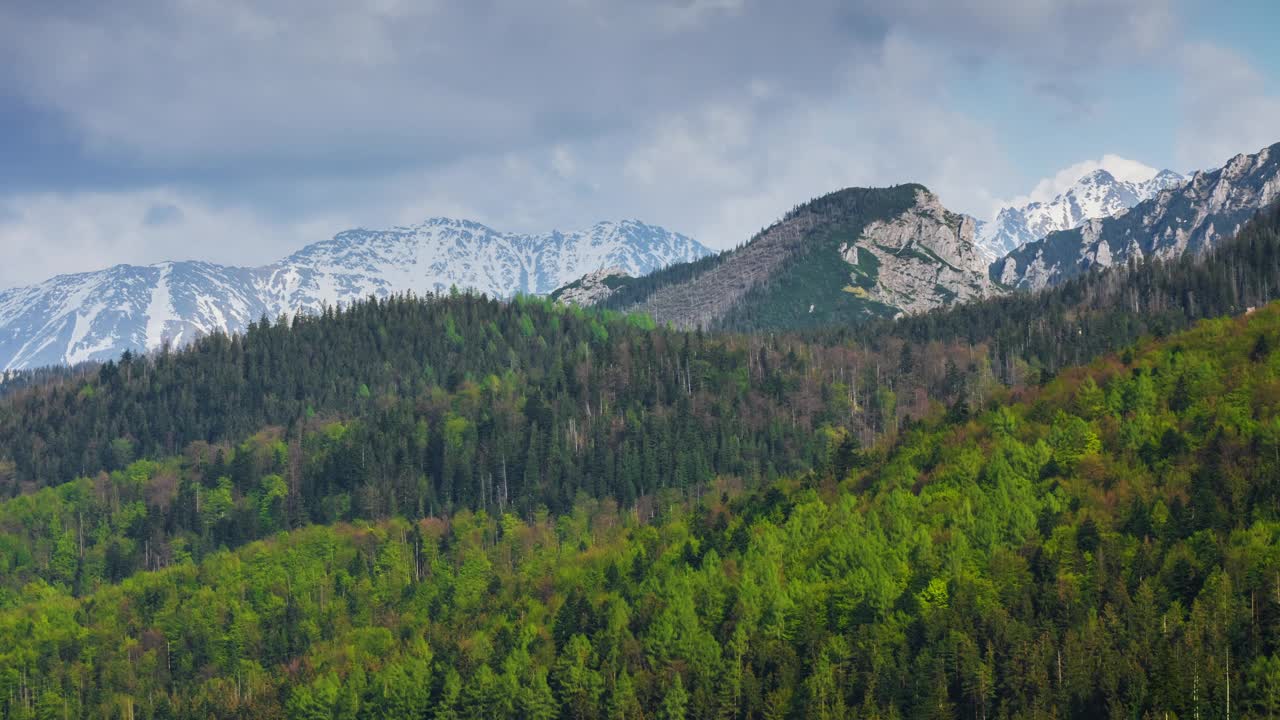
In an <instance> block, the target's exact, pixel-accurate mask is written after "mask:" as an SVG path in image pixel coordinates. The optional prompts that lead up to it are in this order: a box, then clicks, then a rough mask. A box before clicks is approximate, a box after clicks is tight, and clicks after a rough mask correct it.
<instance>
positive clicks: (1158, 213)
mask: <svg viewBox="0 0 1280 720" xmlns="http://www.w3.org/2000/svg"><path fill="white" fill-rule="evenodd" d="M1277 200H1280V143H1277V144H1275V145H1272V146H1271V147H1268V148H1263V149H1262V150H1261V151H1259V152H1257V153H1255V154H1253V155H1237V156H1235V157H1234V158H1232V159H1231V160H1230V161H1228V162H1227V163H1226V165H1224V166H1222V167H1221V168H1218V169H1216V170H1211V171H1208V172H1197V173H1195V174H1194V175H1192V176H1191V178H1190V179H1189V180H1187V181H1186V182H1185V183H1182V184H1180V185H1177V186H1175V187H1172V188H1169V189H1165V190H1162V191H1160V192H1159V193H1158V194H1157V195H1156V196H1155V197H1153V198H1151V199H1149V200H1145V201H1143V202H1141V203H1139V204H1138V205H1136V206H1134V207H1133V208H1132V209H1130V210H1129V211H1128V212H1125V213H1123V214H1120V215H1116V216H1113V217H1108V218H1103V219H1100V220H1090V221H1088V222H1086V223H1084V224H1083V225H1081V226H1080V227H1078V228H1074V229H1071V230H1064V231H1060V232H1055V233H1051V234H1049V235H1047V236H1045V237H1044V238H1042V239H1040V240H1037V241H1035V242H1032V243H1028V244H1026V245H1023V246H1022V247H1020V248H1018V249H1017V250H1015V251H1013V252H1011V253H1009V254H1008V255H1007V256H1006V257H1004V258H1002V259H1000V260H997V261H996V262H995V263H993V264H992V265H991V276H992V278H993V279H995V280H998V281H999V282H1001V283H1002V284H1004V285H1010V286H1017V287H1021V288H1026V289H1031V290H1038V289H1040V288H1043V287H1046V286H1049V285H1056V284H1058V283H1060V282H1063V281H1064V280H1067V279H1070V278H1072V277H1075V276H1077V275H1079V274H1081V273H1083V272H1087V271H1089V270H1090V269H1092V268H1105V267H1109V266H1111V265H1116V264H1121V263H1124V262H1126V261H1128V260H1129V259H1131V258H1132V259H1142V258H1152V257H1154V258H1162V259H1168V258H1174V257H1178V256H1180V255H1182V254H1183V253H1198V252H1201V251H1203V250H1205V249H1206V248H1208V247H1211V246H1212V245H1213V244H1214V243H1216V242H1217V241H1218V240H1220V239H1222V238H1225V237H1230V236H1232V235H1234V234H1235V232H1236V230H1238V229H1239V228H1240V226H1241V225H1242V224H1243V223H1244V222H1246V221H1247V220H1248V219H1249V218H1250V217H1251V216H1252V215H1253V214H1254V213H1256V212H1258V211H1259V210H1261V209H1263V208H1265V207H1267V206H1268V205H1270V204H1271V203H1273V202H1276V201H1277Z"/></svg>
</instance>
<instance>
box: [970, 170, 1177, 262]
mask: <svg viewBox="0 0 1280 720" xmlns="http://www.w3.org/2000/svg"><path fill="white" fill-rule="evenodd" d="M1185 181H1186V178H1184V177H1183V176H1181V175H1179V174H1178V173H1176V172H1173V171H1172V170H1161V171H1159V172H1157V173H1155V174H1154V175H1152V176H1151V177H1150V178H1148V179H1146V180H1142V181H1134V180H1120V179H1119V178H1117V177H1116V176H1115V175H1113V174H1111V173H1110V172H1108V171H1107V170H1102V169H1099V170H1094V171H1093V172H1091V173H1089V174H1087V175H1085V176H1083V177H1081V178H1080V179H1079V180H1077V181H1076V182H1075V183H1074V184H1073V185H1072V186H1071V187H1069V188H1068V189H1067V190H1065V191H1064V192H1062V193H1061V194H1059V195H1058V196H1057V197H1055V198H1053V199H1052V200H1048V201H1045V202H1032V203H1028V204H1026V205H1022V206H1018V207H1006V208H1002V209H1001V210H1000V212H999V213H998V214H997V215H996V218H995V220H993V221H991V222H985V223H980V227H979V230H978V233H977V243H978V246H979V248H980V249H981V250H982V251H983V252H984V253H985V254H986V255H987V257H988V258H989V261H994V260H997V259H999V258H1002V257H1004V256H1005V255H1007V254H1009V253H1010V252H1013V251H1014V250H1016V249H1018V248H1019V247H1022V246H1023V245H1026V244H1027V243H1029V242H1035V241H1036V240H1039V239H1040V238H1042V237H1044V236H1046V235H1048V234H1049V233H1052V232H1059V231H1062V230H1071V229H1073V228H1078V227H1080V226H1081V225H1083V224H1084V223H1085V222H1086V221H1088V220H1093V219H1098V218H1106V217H1111V216H1113V215H1118V214H1120V213H1123V212H1125V211H1127V210H1128V209H1129V208H1131V207H1133V206H1134V205H1137V204H1138V203H1140V202H1142V201H1144V200H1150V199H1151V198H1153V197H1155V196H1156V195H1157V194H1158V193H1159V192H1160V191H1161V190H1164V189H1166V188H1170V187H1176V186H1178V185H1180V184H1182V183H1183V182H1185Z"/></svg>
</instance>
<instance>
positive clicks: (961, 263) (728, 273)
mask: <svg viewBox="0 0 1280 720" xmlns="http://www.w3.org/2000/svg"><path fill="white" fill-rule="evenodd" d="M997 291H998V288H997V286H996V284H995V283H993V282H991V280H990V279H989V278H988V276H987V260H986V259H985V258H984V257H983V256H982V255H981V254H980V253H979V252H978V250H977V248H976V247H975V245H974V221H973V219H972V218H969V217H967V216H963V215H959V214H956V213H952V212H949V211H948V210H947V209H946V208H944V207H943V206H942V204H941V203H940V202H939V201H938V198H937V197H935V196H934V195H933V194H932V193H930V192H929V191H928V189H926V188H925V187H923V186H921V185H914V184H912V185H898V186H895V187H889V188H846V189H844V190H839V191H837V192H834V193H830V194H828V195H825V196H823V197H821V198H817V199H815V200H813V201H810V202H808V203H805V204H804V205H801V206H799V207H797V208H796V209H795V210H793V211H792V212H790V213H788V214H787V216H786V217H785V218H783V219H782V220H781V221H779V222H777V223H775V224H774V225H772V226H770V227H769V228H768V229H766V230H765V231H763V232H761V233H760V234H759V235H757V236H756V237H755V238H753V239H752V240H751V241H750V242H748V243H746V244H745V245H743V246H741V247H739V248H737V249H735V250H732V251H729V252H726V253H723V254H722V255H719V256H717V257H715V258H710V259H708V260H701V261H698V262H697V263H692V264H688V265H685V266H676V267H674V268H668V269H667V270H664V271H662V272H660V273H657V274H656V275H654V276H652V277H647V278H643V279H641V280H638V281H636V282H635V283H634V284H633V285H631V286H629V287H627V288H624V289H623V290H622V291H620V292H619V293H617V295H615V296H614V297H613V298H612V299H610V300H609V305H610V306H611V307H615V308H618V309H622V310H628V311H637V312H643V313H646V314H648V315H650V316H651V317H653V319H654V320H656V321H658V322H659V323H670V324H672V325H675V326H676V327H681V328H717V327H718V328H728V329H773V328H779V329H792V328H800V327H814V326H819V325H831V324H841V323H854V322H859V321H863V320H865V319H868V318H875V317H891V316H894V315H899V314H902V313H916V312H923V311H925V310H928V309H931V308H934V307H939V306H941V305H945V304H948V303H951V302H954V301H957V300H967V299H970V298H974V297H980V296H983V295H987V294H990V293H992V292H997Z"/></svg>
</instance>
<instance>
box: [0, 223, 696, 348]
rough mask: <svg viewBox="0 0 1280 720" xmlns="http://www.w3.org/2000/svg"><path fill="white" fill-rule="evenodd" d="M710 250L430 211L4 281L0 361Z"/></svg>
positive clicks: (609, 226)
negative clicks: (315, 237) (250, 254)
mask: <svg viewBox="0 0 1280 720" xmlns="http://www.w3.org/2000/svg"><path fill="white" fill-rule="evenodd" d="M711 252H712V251H711V250H709V249H708V248H706V247H704V246H703V245H701V244H699V243H698V242H697V241H695V240H693V239H691V238H689V237H686V236H684V235H681V234H678V233H674V232H671V231H669V230H665V229H663V228H660V227H656V226H653V225H646V224H644V223H641V222H637V221H634V220H627V221H622V222H601V223H597V224H596V225H594V226H592V227H591V228H590V229H588V230H584V231H579V232H568V233H562V232H558V231H555V232H549V233H544V234H538V235H520V234H513V233H504V232H499V231H497V230H494V229H492V228H490V227H487V226H485V225H482V224H480V223H476V222H471V221H467V220H453V219H448V218H435V219H431V220H428V221H426V222H424V223H422V224H420V225H414V226H411V227H397V228H393V229H390V230H364V229H359V230H348V231H346V232H342V233H339V234H338V235H336V236H334V237H333V238H332V239H330V240H326V241H323V242H319V243H315V244H313V245H309V246H307V247H305V248H303V249H302V250H300V251H298V252H296V253H294V254H292V255H290V256H288V257H286V258H284V259H282V260H280V261H279V262H276V263H273V264H270V265H266V266H263V267H257V268H242V267H227V266H223V265H216V264H212V263H207V262H199V261H185V262H164V263H158V264H155V265H146V266H136V265H117V266H115V267H111V268H107V269H105V270H100V271H96V272H87V273H79V274H74V275H61V276H58V277H55V278H52V279H50V280H47V281H45V282H43V283H40V284H38V285H32V286H29V287H21V288H14V289H11V290H6V291H0V368H3V369H19V368H32V367H39V366H43V365H51V364H59V363H66V364H76V363H81V362H86V361H96V360H106V359H109V358H114V357H118V356H119V355H120V354H121V353H123V352H124V351H125V350H131V351H134V352H141V351H146V350H152V349H155V348H157V347H159V346H160V345H161V344H163V343H165V342H169V343H171V344H174V345H180V344H183V343H185V342H187V341H189V340H191V339H192V338H194V337H196V336H198V335H201V334H207V333H210V332H214V331H227V332H235V331H238V330H242V329H244V328H245V327H246V326H247V325H248V324H249V323H250V322H253V321H255V320H257V319H258V318H260V317H262V316H264V315H265V316H267V317H270V318H275V317H277V316H279V315H282V314H293V313H299V312H317V311H319V310H321V309H322V308H323V307H325V306H326V305H329V306H333V305H338V304H350V303H351V302H353V301H355V300H359V299H362V298H365V297H368V296H371V295H372V296H378V297H385V296H387V295H390V294H394V293H404V292H413V293H416V294H425V293H442V292H446V291H448V290H449V289H450V288H452V287H458V288H465V289H471V290H475V291H477V292H482V293H486V294H488V295H491V296H498V297H509V296H512V295H514V294H517V293H523V294H531V295H542V294H546V293H549V292H551V291H552V290H554V289H556V288H557V287H560V286H561V285H564V284H565V283H567V282H569V281H571V280H573V279H574V278H578V277H581V276H582V275H584V274H586V273H589V272H592V271H595V270H599V269H601V268H605V267H617V268H620V269H621V270H623V271H625V272H627V273H629V274H632V275H644V274H647V273H650V272H653V271H655V270H658V269H661V268H663V267H666V266H668V265H671V264H673V263H678V262H687V261H690V260H696V259H698V258H700V257H704V256H706V255H709V254H711Z"/></svg>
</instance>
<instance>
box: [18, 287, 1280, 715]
mask: <svg viewBox="0 0 1280 720" xmlns="http://www.w3.org/2000/svg"><path fill="white" fill-rule="evenodd" d="M566 317H569V316H568V315H566ZM611 332H612V331H611ZM1260 336H1261V337H1266V338H1268V341H1267V342H1268V344H1269V346H1271V347H1275V346H1277V343H1280V306H1273V307H1267V308H1264V309H1261V310H1259V311H1257V312H1255V313H1253V314H1252V315H1250V316H1248V317H1246V318H1241V319H1237V320H1222V321H1212V322H1206V323H1203V324H1201V325H1199V326H1197V327H1196V328H1194V329H1193V330H1191V331H1189V332H1186V333H1183V334H1180V335H1178V336H1176V337H1174V338H1170V339H1168V340H1165V341H1162V342H1160V343H1153V344H1152V343H1149V344H1143V345H1139V346H1137V347H1135V348H1134V349H1133V351H1132V352H1131V353H1130V357H1129V362H1128V363H1127V364H1125V363H1122V362H1120V361H1119V360H1117V359H1115V358H1107V359H1104V360H1100V361H1098V362H1097V363H1095V364H1094V365H1092V366H1090V367H1089V368H1085V369H1081V370H1077V371H1072V372H1069V373H1064V374H1062V375H1061V376H1060V377H1059V378H1058V379H1057V380H1054V381H1052V382H1050V383H1048V384H1046V385H1045V386H1044V387H1042V388H1032V389H1028V390H1026V391H1025V392H1024V393H1023V395H1022V399H1021V400H1020V401H1019V402H1017V403H1013V404H1007V405H1004V406H1002V407H998V408H994V409H988V408H987V407H986V406H985V405H984V404H977V405H975V406H974V409H973V410H970V411H968V412H967V413H950V412H948V413H946V417H943V418H941V419H937V420H933V421H930V422H916V423H913V424H912V425H911V426H910V427H906V428H903V429H902V431H901V434H900V435H899V436H898V440H897V442H896V443H895V444H894V445H893V446H891V447H890V446H879V447H876V448H873V449H872V450H870V451H866V452H863V451H857V452H853V453H847V457H846V456H845V454H842V453H843V452H844V451H843V450H842V448H845V447H846V443H847V441H848V439H849V436H848V435H847V434H844V433H845V432H846V431H845V430H844V429H842V428H836V427H831V428H829V429H824V430H821V431H819V430H817V429H815V430H814V431H813V435H814V444H815V446H818V447H821V448H823V453H824V455H823V457H824V459H825V457H826V455H827V454H830V453H833V452H834V453H836V455H837V457H836V459H831V460H825V461H824V462H822V463H817V464H815V467H816V468H818V469H817V470H815V471H813V472H808V473H794V474H791V475H790V476H789V477H788V478H787V479H783V480H779V481H777V482H775V483H772V484H769V485H766V486H763V487H760V488H758V489H748V490H745V491H741V492H739V491H737V490H735V489H734V488H733V485H734V482H733V481H731V480H727V479H726V480H722V481H719V482H717V483H713V484H704V485H699V486H690V487H689V488H687V489H685V490H683V491H682V490H681V489H677V488H670V489H668V490H667V492H665V493H663V494H661V495H660V496H659V498H658V499H657V500H655V501H654V502H655V503H656V502H660V503H661V509H660V511H659V512H654V513H652V514H649V513H646V514H643V515H642V514H641V513H640V512H637V510H636V509H635V508H623V507H621V506H619V505H618V504H617V503H615V502H614V501H612V500H610V499H605V500H600V499H595V498H592V496H591V494H589V493H586V492H583V493H581V495H580V496H579V497H578V498H577V499H576V500H575V501H574V502H573V503H571V504H569V505H568V506H567V508H566V510H565V511H564V512H562V513H560V514H552V513H549V512H546V511H535V512H532V513H530V514H528V515H527V516H522V515H521V514H519V513H516V512H507V511H497V512H491V511H488V510H485V509H478V510H475V511H472V510H462V511H459V512H456V513H453V514H451V515H449V516H438V517H425V518H424V517H411V518H405V517H393V518H391V519H386V520H382V521H378V522H361V523H356V524H346V523H334V524H330V525H323V526H321V525H313V526H309V527H302V528H297V529H293V530H291V531H289V532H282V533H278V534H275V535H273V536H272V537H270V538H269V539H266V540H262V541H258V542H254V543H251V544H247V545H243V546H241V547H237V548H234V549H225V550H223V549H218V548H217V544H215V543H219V542H223V543H224V544H227V545H231V544H233V543H230V542H226V541H220V540H219V538H230V537H233V535H232V532H233V530H234V529H235V528H238V527H239V528H246V529H242V532H243V533H244V535H246V536H248V535H252V534H254V533H262V532H265V528H264V527H259V524H267V522H266V521H267V520H270V519H271V512H268V513H267V515H268V517H267V518H266V519H265V520H264V516H263V513H262V510H263V508H264V507H267V508H269V509H270V508H274V507H275V505H274V503H275V502H276V501H277V500H279V499H281V495H280V492H281V491H282V486H283V493H284V495H283V499H284V500H285V501H286V504H287V502H288V501H289V498H290V495H289V490H288V488H289V487H290V478H291V477H292V476H291V474H290V473H291V472H292V471H291V469H290V466H291V465H293V464H295V462H296V463H303V464H305V463H307V462H311V461H313V460H314V459H315V458H316V457H319V456H316V455H312V454H311V452H312V451H313V450H314V448H313V447H308V446H307V441H304V442H303V443H302V446H301V447H300V448H298V447H297V445H296V441H295V440H293V439H292V436H290V435H288V434H287V433H278V434H275V435H272V434H267V435H264V436H262V437H259V438H256V439H255V440H253V441H245V442H244V443H242V444H241V445H239V446H237V447H236V448H235V449H234V452H233V453H232V455H231V457H224V458H223V459H222V460H221V461H214V460H213V459H210V460H209V465H208V466H209V467H212V468H216V469H217V474H213V475H211V478H214V479H208V480H203V479H202V480H201V481H200V482H199V483H197V484H198V487H199V488H200V489H201V496H200V498H201V499H200V504H199V511H198V513H197V511H196V504H195V503H194V502H192V503H191V504H190V505H189V506H187V507H188V508H189V510H187V511H184V512H187V513H188V515H190V516H191V517H192V518H193V520H192V521H193V522H198V523H199V525H200V527H201V531H200V532H199V533H192V534H190V535H182V536H181V538H180V539H182V541H183V542H182V543H178V544H176V545H174V544H173V543H159V542H152V540H153V539H154V538H159V537H165V536H164V535H163V533H162V532H161V527H160V523H159V521H158V520H157V518H161V517H170V516H166V515H164V514H163V513H162V512H158V511H157V509H158V508H159V507H160V506H161V505H162V504H163V503H165V502H167V503H170V505H171V506H174V507H176V506H178V505H180V504H181V503H180V502H179V499H180V498H183V497H185V495H184V493H188V492H192V491H194V489H195V487H194V486H192V485H186V486H185V487H184V486H183V483H181V482H179V481H180V480H183V479H185V478H184V477H183V473H184V472H186V468H185V466H184V461H183V460H181V459H176V458H175V459H172V460H166V461H164V462H150V461H141V460H134V461H132V462H131V463H130V464H128V465H126V466H125V467H123V468H121V469H117V470H115V471H113V472H112V473H111V474H109V475H104V476H102V477H99V478H95V479H83V480H79V481H76V482H74V483H69V484H67V485H63V486H59V487H56V488H46V489H44V490H42V491H40V492H38V493H36V494H33V495H26V496H21V497H18V498H14V499H12V500H9V501H7V502H5V503H3V504H0V562H2V563H3V568H4V569H5V571H6V581H5V583H4V584H3V585H0V587H3V588H4V593H5V595H4V603H3V609H0V718H4V719H5V720H8V719H9V718H30V717H40V716H41V715H42V714H43V715H44V716H54V717H75V718H97V717H121V716H132V717H135V718H161V717H177V718H188V717H189V718H209V717H213V718H232V717H255V718H257V717H265V718H272V717H285V718H290V717H293V718H350V719H353V720H354V719H357V718H368V717H430V718H441V719H444V718H473V717H476V718H479V717H483V718H500V719H501V718H522V717H531V718H552V717H566V718H636V717H650V718H651V717H671V718H675V717H683V718H686V719H694V718H697V719H702V718H725V717H729V718H746V717H760V718H802V717H830V718H839V717H881V718H916V717H921V718H924V717H941V718H982V717H988V718H1000V717H1010V718H1015V717H1026V718H1030V717H1055V716H1056V717H1111V716H1117V717H1138V718H1144V717H1152V718H1161V717H1165V716H1166V714H1167V715H1168V717H1179V718H1191V717H1195V716H1196V715H1197V714H1198V715H1199V716H1200V717H1204V718H1208V717H1223V716H1224V715H1225V707H1226V705H1227V702H1228V701H1230V704H1231V707H1232V712H1233V714H1236V715H1237V716H1240V717H1254V716H1256V717H1267V716H1269V715H1272V714H1280V707H1278V705H1280V670H1278V668H1280V663H1278V662H1277V661H1276V658H1277V657H1280V595H1277V583H1278V582H1280V581H1278V578H1280V432H1278V431H1277V428H1278V427H1280V424H1278V420H1280V367H1277V366H1275V365H1273V363H1272V362H1271V360H1270V356H1266V357H1259V356H1258V353H1256V352H1254V351H1255V350H1256V348H1257V346H1258V341H1257V338H1258V337H1260ZM1086 376H1087V377H1089V378H1091V379H1092V385H1093V386H1095V387H1096V391H1095V390H1094V389H1092V388H1090V383H1088V382H1085V381H1084V378H1085V377H1086ZM494 377H495V378H498V380H499V382H498V384H497V386H496V387H495V386H494V385H493V384H492V383H490V381H489V380H487V379H481V380H477V381H476V383H475V389H474V390H472V391H470V392H474V393H475V394H477V395H483V394H484V393H486V392H490V393H493V392H499V391H500V390H501V389H502V388H503V387H505V385H504V384H503V382H501V376H499V375H496V374H495V376H494ZM485 388H489V389H488V390H486V389H485ZM462 397H463V399H465V397H466V393H463V396H462ZM1099 397H1100V398H1102V402H1098V398H1099ZM1082 398H1085V399H1086V400H1087V402H1086V401H1083V400H1082ZM815 399H818V400H820V398H815ZM818 404H823V403H821V402H818ZM457 412H458V417H460V418H464V419H466V424H465V425H463V424H455V427H454V429H453V430H450V429H448V427H447V424H448V423H447V421H444V422H440V423H439V424H433V425H432V427H433V428H439V431H438V432H430V433H427V434H428V435H429V436H430V437H432V438H436V439H437V440H438V441H439V442H441V443H444V444H448V443H450V442H454V441H455V440H458V438H465V437H466V436H467V435H468V433H470V432H472V431H473V426H472V422H473V421H472V420H470V419H469V418H467V416H465V415H463V414H462V413H461V411H457ZM939 415H942V412H941V410H940V411H939ZM442 417H445V416H442ZM357 425H359V422H357V421H353V422H352V423H351V424H350V425H348V424H346V423H344V424H342V425H341V426H329V427H327V428H326V429H324V430H317V431H316V433H315V435H314V436H313V437H311V438H310V439H309V442H316V443H328V442H346V441H347V440H348V439H350V438H351V437H352V436H353V433H359V432H360V431H359V430H358V429H356V426H357ZM818 427H821V426H818ZM451 435H452V439H451ZM460 442H462V443H464V444H465V442H466V441H465V439H464V440H461V441H460ZM352 447H355V448H359V447H360V445H359V444H356V445H353V446H352ZM527 451H528V446H527V445H524V442H523V439H522V442H521V447H518V448H517V450H515V451H513V455H512V456H513V457H514V456H515V454H516V453H520V454H523V453H525V452H527ZM636 452H637V453H638V454H643V453H645V452H648V449H647V448H638V449H637V450H636ZM534 455H535V457H536V458H538V461H539V462H538V467H539V469H540V470H542V471H545V472H546V473H548V474H550V473H553V472H562V470H557V469H556V468H557V467H558V466H557V465H556V463H561V464H563V463H565V462H567V460H566V458H567V457H571V455H570V454H568V453H565V452H563V449H560V450H554V449H553V448H552V447H543V446H539V447H535V449H534ZM552 458H559V459H558V460H552ZM350 459H351V460H352V463H353V464H352V466H351V467H358V454H353V455H351V456H350ZM669 461H671V462H679V458H678V457H671V458H670V459H669ZM472 472H475V468H474V467H473V468H472ZM538 477H539V478H542V477H544V476H543V475H541V474H539V475H538ZM242 479H249V480H250V481H249V482H246V483H244V484H242V482H241V480H242ZM357 495H359V493H357ZM265 498H271V500H270V501H269V502H267V503H266V505H265V506H264V504H263V500H264V499H265ZM351 502H353V503H366V504H367V503H371V502H372V500H371V499H370V498H362V497H354V498H352V500H351ZM396 502H397V503H399V501H398V500H396ZM397 507H399V508H403V507H405V505H403V504H398V505H397ZM636 507H638V508H645V507H649V506H647V505H645V504H643V503H641V504H638V505H637V506H636ZM494 510H497V508H494ZM82 512H83V513H84V517H83V518H82V517H81V513H82ZM272 512H274V511H273V510H272ZM91 514H92V515H93V516H94V517H90V515H91ZM393 514H396V515H400V514H402V513H393ZM404 514H407V513H404ZM172 517H176V516H172ZM82 536H83V540H82ZM82 548H83V550H82ZM184 548H185V550H184ZM180 551H183V552H186V553H187V554H186V555H185V556H184V555H182V554H180ZM162 552H163V554H161V553H162ZM127 558H140V561H139V562H138V563H137V564H134V565H130V564H129V563H127V562H125V559H127ZM139 567H148V568H159V569H157V570H154V571H150V572H136V570H137V569H138V568H139ZM112 568H115V570H113V569H112ZM122 570H123V573H124V574H123V575H117V573H118V572H121V571H122ZM10 578H14V579H21V580H22V582H21V583H16V582H12V581H10ZM77 593H78V594H79V595H81V596H79V597H77V596H76V594H77ZM1228 686H1229V688H1230V690H1228Z"/></svg>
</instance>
